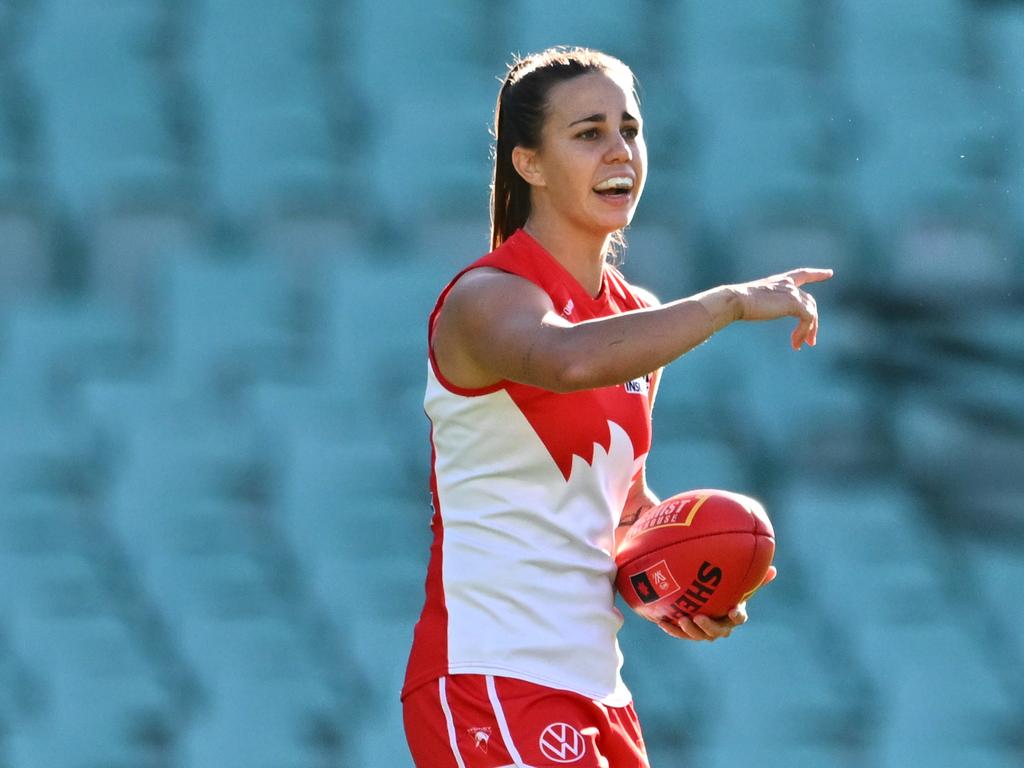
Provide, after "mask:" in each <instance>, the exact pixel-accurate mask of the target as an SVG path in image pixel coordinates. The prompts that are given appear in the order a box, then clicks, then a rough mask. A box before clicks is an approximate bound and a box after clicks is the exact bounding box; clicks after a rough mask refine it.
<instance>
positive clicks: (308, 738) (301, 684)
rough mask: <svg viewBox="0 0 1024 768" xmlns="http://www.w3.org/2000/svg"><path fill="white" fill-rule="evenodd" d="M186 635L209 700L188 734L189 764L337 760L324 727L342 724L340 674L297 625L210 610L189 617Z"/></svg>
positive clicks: (268, 766) (265, 766)
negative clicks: (322, 662) (325, 664)
mask: <svg viewBox="0 0 1024 768" xmlns="http://www.w3.org/2000/svg"><path fill="white" fill-rule="evenodd" d="M184 642H185V644H186V645H187V646H188V647H189V649H190V650H191V651H192V653H193V655H194V657H195V658H196V663H198V664H199V665H200V666H201V667H202V669H203V670H204V677H203V682H204V685H205V689H206V702H207V705H206V707H205V708H204V711H203V717H202V718H201V720H197V721H196V722H195V723H194V725H193V727H191V728H189V729H188V732H187V733H186V734H185V736H184V738H183V742H184V744H183V749H182V751H183V753H184V754H185V755H186V756H187V759H188V762H189V765H197V766H215V765H223V766H238V767H239V768H240V767H241V766H262V767H263V768H272V767H273V766H280V765H308V764H312V763H314V762H315V761H317V760H323V759H334V760H337V759H338V755H337V751H338V747H337V745H334V744H331V741H332V739H331V738H330V736H329V734H324V733H323V731H324V729H325V728H326V729H328V730H335V729H337V728H338V716H339V712H338V707H339V701H340V700H339V696H338V695H337V692H336V691H334V690H332V687H333V686H334V685H336V684H337V681H335V680H333V679H332V677H333V675H332V672H331V671H330V670H326V669H323V668H321V667H320V666H318V664H317V662H316V657H315V654H314V653H312V652H311V650H310V649H309V648H306V647H305V643H304V641H303V639H302V637H301V636H300V635H298V634H297V633H296V631H295V628H294V627H293V626H291V625H289V624H288V623H284V622H281V621H280V620H276V619H274V618H272V617H235V618H234V619H230V620H224V619H223V617H221V618H218V617H213V616H210V617H208V618H205V619H201V620H192V621H190V622H189V623H188V624H187V625H186V627H185V637H184ZM325 736H327V738H326V739H325V738H324V737H325ZM332 752H333V753H334V754H332ZM325 753H326V754H325Z"/></svg>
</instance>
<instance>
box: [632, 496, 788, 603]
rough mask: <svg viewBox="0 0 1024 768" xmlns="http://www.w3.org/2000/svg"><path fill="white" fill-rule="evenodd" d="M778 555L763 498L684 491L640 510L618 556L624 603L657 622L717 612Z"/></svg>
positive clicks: (748, 588) (740, 596) (749, 589)
mask: <svg viewBox="0 0 1024 768" xmlns="http://www.w3.org/2000/svg"><path fill="white" fill-rule="evenodd" d="M774 555H775V532H774V530H773V529H772V524H771V521H770V520H769V519H768V515H767V514H766V513H765V511H764V507H763V506H762V505H761V503H760V502H758V501H756V500H755V499H752V498H750V497H749V496H744V495H742V494H739V493H732V492H730V491H721V490H715V489H702V490H696V491H686V492H684V493H679V494H676V495H675V496H672V497H671V498H669V499H666V500H665V501H663V502H662V503H661V504H659V505H658V506H656V507H651V508H650V509H648V510H647V511H645V512H644V513H643V514H642V515H641V516H640V518H639V519H638V520H637V521H636V522H635V523H634V524H633V525H632V526H631V527H630V529H629V531H628V532H627V534H626V536H625V537H624V539H623V541H622V545H621V546H620V547H619V549H618V552H617V553H616V555H615V564H616V565H617V566H618V569H619V570H618V575H617V576H616V581H615V586H616V588H617V589H618V591H619V594H621V595H622V597H623V599H624V600H625V601H626V604H627V605H629V607H630V608H632V609H633V610H635V611H636V612H637V613H639V614H640V615H641V616H643V617H644V618H646V619H650V620H651V621H654V622H658V621H661V620H662V619H671V620H673V621H678V620H679V619H680V618H682V617H683V616H688V617H693V616H695V615H697V614H704V615H707V616H712V617H715V618H721V617H723V616H725V615H727V614H728V612H729V611H730V610H731V609H732V608H733V607H735V606H736V605H737V604H739V603H741V602H743V601H744V600H747V599H749V598H750V596H751V595H753V594H754V592H756V591H757V589H758V587H760V586H761V582H762V581H763V580H764V578H765V575H766V574H767V572H768V567H769V566H770V565H771V563H772V558H773V557H774Z"/></svg>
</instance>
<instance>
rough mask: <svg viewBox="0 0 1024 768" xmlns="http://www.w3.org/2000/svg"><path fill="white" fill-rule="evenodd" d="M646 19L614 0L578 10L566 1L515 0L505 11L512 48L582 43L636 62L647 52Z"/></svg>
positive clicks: (599, 0) (535, 48)
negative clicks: (584, 11)
mask: <svg viewBox="0 0 1024 768" xmlns="http://www.w3.org/2000/svg"><path fill="white" fill-rule="evenodd" d="M648 21H649V19H648V18H647V17H646V16H645V14H643V13H636V14H627V15H623V14H622V13H621V8H620V7H619V6H618V5H617V4H616V3H615V2H614V1H613V0H597V2H594V3H591V4H590V5H589V6H588V7H587V11H586V13H580V12H579V9H578V8H574V7H573V6H572V5H571V4H567V3H545V2H544V0H516V2H515V3H513V4H512V7H511V8H510V9H509V12H508V15H507V22H506V23H507V24H508V37H509V41H510V43H511V44H512V50H515V51H518V52H520V53H523V54H526V53H531V52H533V51H540V50H542V49H544V48H548V47H550V46H553V45H581V46H585V47H588V48H597V49H598V50H601V51H604V52H606V53H610V54H611V55H612V56H618V57H619V58H621V59H622V60H623V61H625V62H626V64H629V65H631V66H636V65H637V63H638V61H639V60H642V59H643V58H644V57H645V54H649V53H650V51H647V50H645V44H646V43H647V42H648V41H649V40H651V37H650V36H649V35H647V34H645V33H647V32H648V31H649V30H648V28H647V26H646V23H647V22H648Z"/></svg>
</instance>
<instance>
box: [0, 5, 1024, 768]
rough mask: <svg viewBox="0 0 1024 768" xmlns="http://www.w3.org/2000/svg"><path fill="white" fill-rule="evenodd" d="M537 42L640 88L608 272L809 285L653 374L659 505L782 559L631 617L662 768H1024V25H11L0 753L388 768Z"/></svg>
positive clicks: (672, 19) (864, 12)
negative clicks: (817, 277) (800, 337)
mask: <svg viewBox="0 0 1024 768" xmlns="http://www.w3.org/2000/svg"><path fill="white" fill-rule="evenodd" d="M563 43H568V44H581V45H589V46H593V47H598V48H601V49H604V50H606V51H608V52H610V53H612V54H615V55H617V56H619V57H621V58H623V59H624V60H625V61H626V62H627V63H629V64H630V65H631V66H632V67H633V68H634V70H635V72H636V74H637V76H638V77H639V79H640V81H641V85H642V103H643V111H644V116H645V119H646V132H647V140H648V144H649V147H650V180H649V183H648V186H647V190H646V194H645V196H644V200H643V201H642V203H641V205H640V208H639V212H638V214H637V216H636V219H635V223H634V226H633V227H632V228H631V230H630V231H629V233H628V240H629V242H630V248H629V250H628V252H627V253H626V255H625V258H624V263H623V269H624V271H625V272H626V273H627V275H628V276H629V277H630V278H631V279H632V280H633V281H634V282H637V283H639V284H641V285H645V286H648V287H650V288H651V289H653V290H654V291H655V292H656V293H657V294H658V295H660V296H661V297H662V298H663V299H666V300H667V299H673V298H677V297H681V296H684V295H689V294H692V293H696V292H698V291H701V290H704V289H706V288H708V287H710V286H712V285H715V284H719V283H722V282H736V281H741V280H748V279H754V278H757V277H761V276H764V275H766V274H769V273H772V272H776V271H780V270H782V269H787V268H791V267H796V266H802V265H813V266H827V267H833V268H835V270H836V276H835V279H834V280H833V281H832V282H831V283H828V284H825V285H821V286H819V287H817V288H816V289H815V291H814V293H815V296H816V297H817V299H818V304H819V307H820V309H821V317H822V320H821V331H820V336H819V344H818V346H817V347H816V348H814V349H804V350H802V351H800V352H793V351H792V350H791V349H789V348H788V346H787V341H788V334H789V332H790V330H791V327H792V326H791V324H790V323H783V322H778V323H771V324H756V325H754V324H744V325H742V326H734V327H732V328H729V329H727V330H726V331H724V332H723V333H721V334H719V335H718V336H716V337H715V338H714V339H712V340H711V341H710V342H708V343H707V344H705V345H704V346H702V347H700V348H699V349H697V350H695V351H693V352H692V353H690V354H688V355H686V356H685V357H684V358H683V359H681V360H679V361H678V362H676V363H674V364H673V365H672V366H670V367H669V368H668V369H667V372H666V376H665V381H664V384H663V386H662V388H661V392H660V395H659V398H658V405H657V408H656V411H655V445H654V450H653V452H652V454H651V457H650V460H649V476H650V482H651V484H652V487H653V488H654V489H655V490H656V491H657V492H658V493H660V494H661V495H663V496H667V495H670V494H672V493H675V492H677V491H679V490H682V489H685V488H695V487H725V488H729V489H733V490H738V491H742V492H746V493H749V494H751V495H754V496H757V497H759V498H761V499H763V500H764V501H765V503H766V506H767V508H768V510H769V513H770V514H771V515H772V517H773V520H774V522H775V525H776V532H777V535H778V543H779V544H778V554H777V561H776V562H777V564H778V566H779V569H780V573H781V575H780V577H779V579H778V580H777V581H776V583H774V584H772V586H771V587H770V588H768V589H765V590H764V591H763V592H762V593H760V594H759V595H758V596H757V597H756V599H755V600H753V601H752V603H751V606H750V612H751V617H752V622H751V625H750V626H748V627H746V628H744V629H743V630H742V631H740V632H737V633H736V634H735V635H734V636H733V637H732V638H731V639H729V640H727V641H724V642H720V643H716V644H714V645H713V646H712V645H710V644H687V643H682V642H678V641H673V640H671V639H670V638H669V637H668V636H667V635H664V634H663V633H661V632H660V631H658V630H657V629H656V628H655V627H653V626H651V625H650V624H646V623H644V622H642V621H640V620H638V619H636V618H635V617H633V616H627V626H626V627H625V629H624V630H623V634H622V637H621V640H622V645H623V648H624V652H625V655H626V659H627V661H626V666H625V670H624V674H625V677H626V679H627V682H628V683H629V684H630V685H631V687H632V688H633V690H634V693H635V696H636V699H637V707H638V710H639V713H640V717H641V720H642V721H643V723H644V725H645V729H646V736H647V742H648V745H649V749H650V754H651V759H652V765H654V766H655V768H676V767H677V766H689V765H701V766H705V767H706V766H725V765H758V766H780V767H783V766H784V767H785V768H792V767H794V766H797V767H799V766H814V767H815V768H817V767H819V766H850V767H854V766H871V767H872V768H876V767H892V768H896V767H900V768H903V767H905V766H929V767H930V768H941V767H942V766H971V767H972V768H974V767H979V768H988V767H989V766H992V767H995V766H1000V767H1003V766H1006V767H1009V766H1020V765H1024V618H1022V611H1021V608H1020V592H1021V586H1022V584H1024V314H1022V309H1024V293H1022V291H1021V288H1022V285H1024V251H1022V243H1024V240H1022V234H1024V4H1021V3H1011V2H980V1H976V2H968V0H913V1H912V2H911V1H910V0H906V1H905V2H899V3H892V2H883V1H882V0H775V1H774V2H764V1H763V0H731V2H728V3H717V2H710V1H701V0H635V1H634V2H630V3H622V2H614V1H613V0H588V1H587V2H579V3H577V2H558V0H507V2H499V1H498V0H437V1H436V2H430V3H422V2H415V1H414V0H408V2H399V1H397V0H390V1H389V0H0V425H2V426H0V575H2V579H3V584H4V589H3V590H2V591H0V681H2V682H0V766H3V767H4V768H43V767H44V766H45V768H64V767H65V766H66V767H68V768H177V767H179V766H180V767H181V768H206V767H207V766H217V768H233V767H234V766H239V767H242V766H244V767H245V768H334V767H335V766H352V767H355V766H359V767H366V766H373V767H374V768H376V767H378V766H380V767H381V768H391V767H394V768H408V767H409V766H410V761H409V758H408V756H407V753H406V749H405V745H404V738H403V736H402V732H401V715H400V708H399V703H398V690H399V687H400V682H401V678H402V674H403V671H404V666H405V658H406V653H407V649H408V646H409V642H410V639H411V632H412V626H413V623H414V621H415V619H416V616H417V614H418V611H419V608H420V605H421V601H422V597H423V579H424V574H425V566H426V561H427V547H428V542H429V536H428V522H429V518H430V515H431V510H430V506H429V498H428V491H427V473H428V469H429V443H428V425H427V421H426V418H425V417H424V415H423V413H422V405H421V403H422V395H423V386H424V380H425V365H426V362H425V320H426V315H427V312H428V310H429V308H430V307H431V305H432V303H433V300H434V298H435V297H436V295H437V293H438V291H439V290H440V289H441V288H442V286H443V285H444V284H445V283H446V281H447V280H448V279H449V278H450V277H451V276H452V275H453V274H454V272H455V271H456V270H457V268H458V267H459V266H460V265H461V264H464V263H466V262H468V261H470V260H471V259H473V258H475V257H477V256H479V255H482V254H483V253H484V252H485V251H486V250H487V243H488V207H487V196H488V192H487V188H488V183H489V174H490V165H489V145H490V136H489V134H488V129H489V121H490V119H491V114H492V110H493V105H494V99H495V97H496V94H497V89H498V84H499V80H498V78H500V76H501V75H502V74H503V72H504V69H505V66H506V65H507V63H508V62H509V61H510V59H511V57H512V54H513V52H522V53H527V52H530V51H534V50H537V49H540V48H543V47H546V46H548V45H551V44H563Z"/></svg>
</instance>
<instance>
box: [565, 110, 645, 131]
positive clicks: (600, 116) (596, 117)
mask: <svg viewBox="0 0 1024 768" xmlns="http://www.w3.org/2000/svg"><path fill="white" fill-rule="evenodd" d="M607 119H608V115H606V114H605V113H604V112H598V113H596V114H593V115H588V116H587V117H581V118H580V119H579V120H573V121H572V122H571V123H569V127H570V128H572V127H573V126H574V125H576V124H577V123H603V122H605V121H606V120H607ZM622 119H623V120H632V121H633V122H637V123H638V122H640V121H639V120H638V119H637V118H635V117H633V116H632V115H631V114H629V112H623V113H622Z"/></svg>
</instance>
